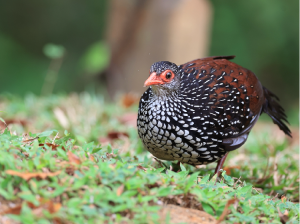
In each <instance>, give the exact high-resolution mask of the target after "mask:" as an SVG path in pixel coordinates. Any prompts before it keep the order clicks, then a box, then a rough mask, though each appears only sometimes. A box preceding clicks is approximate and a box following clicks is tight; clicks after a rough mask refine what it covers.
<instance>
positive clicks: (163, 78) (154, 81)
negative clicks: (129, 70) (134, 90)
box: [144, 70, 175, 87]
mask: <svg viewBox="0 0 300 224" xmlns="http://www.w3.org/2000/svg"><path fill="white" fill-rule="evenodd" d="M168 73H171V76H170V78H167V74H168ZM174 77H175V75H174V73H173V72H172V71H171V70H166V71H164V72H162V73H161V74H160V75H157V73H156V72H152V73H151V74H150V76H149V78H148V79H147V80H146V81H145V83H144V87H147V86H152V85H163V84H166V83H168V82H171V81H172V80H173V79H174Z"/></svg>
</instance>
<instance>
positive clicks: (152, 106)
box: [137, 88, 225, 165]
mask: <svg viewBox="0 0 300 224" xmlns="http://www.w3.org/2000/svg"><path fill="white" fill-rule="evenodd" d="M185 104H186V103H185V102H183V101H182V99H180V97H179V94H178V93H175V94H173V95H172V96H171V97H168V98H164V99H161V98H157V97H155V96H154V95H153V93H152V90H151V88H149V89H148V90H147V91H146V92H145V93H144V95H143V96H142V98H141V101H140V108H139V113H138V121H137V124H138V125H137V126H138V133H139V136H140V138H141V139H142V141H143V143H144V145H145V147H146V148H147V150H148V151H149V152H151V153H152V154H153V155H154V156H155V157H157V158H159V159H163V160H178V161H181V162H184V163H189V164H193V165H197V164H207V163H211V162H213V161H215V160H218V159H220V158H221V157H222V156H223V155H224V154H225V151H224V149H222V148H220V147H219V143H220V142H222V141H220V140H219V141H218V139H214V138H209V137H208V136H206V135H205V133H206V131H205V130H204V129H201V128H200V127H197V126H196V125H195V120H197V119H198V118H200V117H199V116H196V115H194V113H193V111H192V110H193V109H192V110H190V109H188V108H187V105H185Z"/></svg>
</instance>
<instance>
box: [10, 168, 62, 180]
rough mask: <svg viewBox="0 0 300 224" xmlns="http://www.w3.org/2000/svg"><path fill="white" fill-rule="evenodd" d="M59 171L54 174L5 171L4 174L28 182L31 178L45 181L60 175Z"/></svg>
mask: <svg viewBox="0 0 300 224" xmlns="http://www.w3.org/2000/svg"><path fill="white" fill-rule="evenodd" d="M60 172H61V171H56V172H54V173H25V172H19V171H16V170H6V171H5V173H7V174H9V175H12V176H18V177H21V178H23V179H24V180H26V181H27V180H29V179H31V178H40V179H46V178H47V177H54V176H57V175H58V174H60Z"/></svg>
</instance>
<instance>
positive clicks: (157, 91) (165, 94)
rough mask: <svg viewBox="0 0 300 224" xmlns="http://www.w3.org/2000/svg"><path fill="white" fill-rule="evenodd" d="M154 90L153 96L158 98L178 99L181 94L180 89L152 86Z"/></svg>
mask: <svg viewBox="0 0 300 224" xmlns="http://www.w3.org/2000/svg"><path fill="white" fill-rule="evenodd" d="M151 89H152V92H153V98H156V99H158V100H162V101H164V100H167V99H172V98H173V99H174V98H175V99H177V98H178V95H179V90H170V89H164V88H159V87H157V86H151Z"/></svg>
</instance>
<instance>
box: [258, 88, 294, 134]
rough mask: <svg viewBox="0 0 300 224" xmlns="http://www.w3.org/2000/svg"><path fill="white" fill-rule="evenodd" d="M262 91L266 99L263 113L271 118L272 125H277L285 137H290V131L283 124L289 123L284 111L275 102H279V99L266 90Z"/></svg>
mask: <svg viewBox="0 0 300 224" xmlns="http://www.w3.org/2000/svg"><path fill="white" fill-rule="evenodd" d="M263 89H264V95H265V98H266V101H265V104H264V105H263V112H265V113H266V114H268V115H269V116H270V117H271V118H272V120H273V122H274V124H277V125H278V126H279V128H280V129H281V130H282V131H283V132H284V133H285V134H286V135H288V136H290V137H292V135H291V131H290V129H289V128H288V127H287V125H286V124H285V122H286V123H287V124H289V122H288V121H287V117H286V115H285V113H284V109H283V108H282V107H281V106H280V105H279V103H278V102H277V100H278V101H279V98H278V97H277V96H276V95H275V94H274V93H272V92H271V91H270V90H268V89H267V88H265V87H263Z"/></svg>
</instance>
